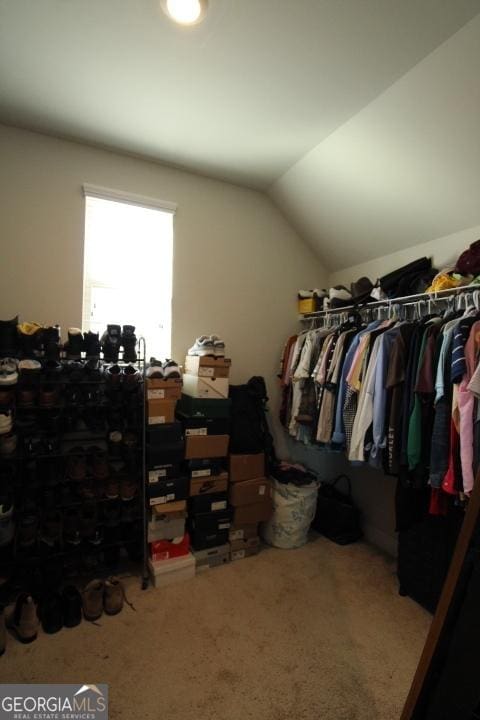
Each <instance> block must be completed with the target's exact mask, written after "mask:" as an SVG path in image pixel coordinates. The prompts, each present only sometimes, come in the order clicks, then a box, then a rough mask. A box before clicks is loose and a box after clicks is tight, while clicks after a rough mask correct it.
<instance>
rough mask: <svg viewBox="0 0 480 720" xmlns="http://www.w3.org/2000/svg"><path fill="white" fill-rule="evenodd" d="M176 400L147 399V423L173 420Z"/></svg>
mask: <svg viewBox="0 0 480 720" xmlns="http://www.w3.org/2000/svg"><path fill="white" fill-rule="evenodd" d="M176 404H177V401H176V400H147V411H148V412H147V414H148V424H149V425H164V424H165V423H173V421H174V420H175V406H176Z"/></svg>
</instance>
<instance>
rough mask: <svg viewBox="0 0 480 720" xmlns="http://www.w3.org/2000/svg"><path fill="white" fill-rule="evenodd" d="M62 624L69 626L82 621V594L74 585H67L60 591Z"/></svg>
mask: <svg viewBox="0 0 480 720" xmlns="http://www.w3.org/2000/svg"><path fill="white" fill-rule="evenodd" d="M62 604H63V624H64V625H65V627H68V628H71V627H75V626H76V625H80V623H81V622H82V596H81V595H80V593H79V592H78V590H77V588H76V587H75V586H74V585H67V586H66V587H64V589H63V593H62Z"/></svg>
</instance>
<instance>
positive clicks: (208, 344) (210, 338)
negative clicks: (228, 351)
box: [187, 335, 225, 358]
mask: <svg viewBox="0 0 480 720" xmlns="http://www.w3.org/2000/svg"><path fill="white" fill-rule="evenodd" d="M187 354H188V355H197V356H199V357H206V356H208V355H211V356H212V357H216V358H222V357H225V343H224V342H223V340H222V339H221V338H219V337H218V335H201V336H200V337H198V338H197V339H196V340H195V344H194V345H192V347H191V348H190V349H189V351H188V353H187Z"/></svg>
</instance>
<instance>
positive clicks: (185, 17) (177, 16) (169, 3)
mask: <svg viewBox="0 0 480 720" xmlns="http://www.w3.org/2000/svg"><path fill="white" fill-rule="evenodd" d="M160 5H161V7H162V10H163V12H164V13H165V14H166V15H167V17H169V18H170V20H173V21H174V22H176V23H179V25H198V23H199V22H202V20H203V18H204V17H205V15H206V12H207V5H208V0H161V2H160Z"/></svg>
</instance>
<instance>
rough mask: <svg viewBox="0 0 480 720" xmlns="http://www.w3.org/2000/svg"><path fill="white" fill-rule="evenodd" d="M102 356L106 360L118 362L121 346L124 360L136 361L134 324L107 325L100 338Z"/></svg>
mask: <svg viewBox="0 0 480 720" xmlns="http://www.w3.org/2000/svg"><path fill="white" fill-rule="evenodd" d="M101 345H102V350H103V357H104V360H106V361H107V362H112V363H116V362H118V356H119V352H120V349H121V348H122V347H123V360H124V362H132V363H134V362H137V352H136V349H135V348H136V345H137V337H136V335H135V326H134V325H124V326H123V328H122V327H121V326H120V325H107V329H106V330H105V332H104V333H103V335H102V340H101Z"/></svg>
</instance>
